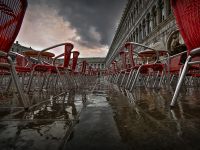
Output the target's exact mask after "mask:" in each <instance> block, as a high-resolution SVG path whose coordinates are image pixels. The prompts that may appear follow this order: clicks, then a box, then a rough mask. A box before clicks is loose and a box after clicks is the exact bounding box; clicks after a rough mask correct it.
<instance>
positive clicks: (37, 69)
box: [27, 43, 74, 92]
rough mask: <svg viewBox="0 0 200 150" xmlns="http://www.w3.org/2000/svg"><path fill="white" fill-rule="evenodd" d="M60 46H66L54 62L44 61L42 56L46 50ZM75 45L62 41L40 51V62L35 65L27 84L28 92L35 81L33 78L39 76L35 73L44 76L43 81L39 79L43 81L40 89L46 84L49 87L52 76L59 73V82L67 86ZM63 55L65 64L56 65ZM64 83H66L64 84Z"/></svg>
mask: <svg viewBox="0 0 200 150" xmlns="http://www.w3.org/2000/svg"><path fill="white" fill-rule="evenodd" d="M59 46H65V50H64V53H63V54H61V55H59V56H57V57H55V59H54V61H53V63H52V64H47V63H44V62H43V61H42V60H41V57H40V56H41V54H42V53H44V52H46V51H48V50H50V49H53V48H56V47H59ZM73 47H74V46H73V44H71V43H61V44H57V45H54V46H51V47H49V48H46V49H44V50H42V51H40V52H39V54H38V61H39V64H36V65H34V66H33V69H32V72H31V76H30V80H29V83H28V86H27V92H30V90H31V86H32V83H33V79H34V78H36V77H37V76H36V75H35V73H39V76H40V77H42V78H43V81H40V80H39V83H41V84H40V85H39V86H40V87H39V91H42V89H43V87H45V85H46V89H47V87H48V86H49V80H50V76H51V75H55V74H56V75H58V78H59V79H60V83H59V84H61V85H62V88H65V87H64V86H67V84H68V81H67V79H68V80H69V72H68V71H69V70H68V67H69V62H70V56H71V51H72V49H73ZM62 56H64V63H63V65H62V66H56V65H55V61H56V59H58V58H60V57H62ZM63 75H66V76H65V77H63V78H62V76H63ZM57 81H58V80H55V84H56V85H58V83H57ZM34 83H35V82H34ZM64 83H65V85H64ZM52 85H54V84H52ZM54 88H55V86H54ZM33 89H35V86H33Z"/></svg>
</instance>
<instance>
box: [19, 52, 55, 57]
mask: <svg viewBox="0 0 200 150" xmlns="http://www.w3.org/2000/svg"><path fill="white" fill-rule="evenodd" d="M39 52H40V51H36V50H28V51H25V52H23V54H24V55H25V56H29V57H37V56H38V54H39ZM54 56H55V54H54V53H51V52H42V53H41V57H47V58H52V57H54Z"/></svg>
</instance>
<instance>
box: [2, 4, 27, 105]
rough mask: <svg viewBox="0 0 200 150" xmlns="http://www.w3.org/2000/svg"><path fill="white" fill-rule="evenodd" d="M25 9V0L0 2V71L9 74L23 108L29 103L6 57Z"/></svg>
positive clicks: (11, 64) (8, 58) (11, 62)
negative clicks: (5, 71)
mask: <svg viewBox="0 0 200 150" xmlns="http://www.w3.org/2000/svg"><path fill="white" fill-rule="evenodd" d="M26 7H27V1H26V0H1V1H0V16H1V17H0V58H1V62H0V69H1V70H8V71H10V72H11V76H12V79H13V81H14V83H15V86H16V88H17V91H18V94H19V95H20V103H21V104H22V105H23V106H24V107H25V108H27V107H28V106H29V101H28V100H27V99H26V98H25V95H24V94H23V92H22V88H21V86H20V84H19V82H18V81H19V79H18V77H17V74H16V70H15V67H14V64H13V61H12V59H11V57H10V56H8V53H9V50H10V48H11V46H12V44H13V43H14V41H15V38H16V36H17V34H18V32H19V30H20V27H21V24H22V21H23V18H24V14H25V11H26ZM3 59H4V61H3Z"/></svg>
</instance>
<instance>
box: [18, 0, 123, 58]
mask: <svg viewBox="0 0 200 150" xmlns="http://www.w3.org/2000/svg"><path fill="white" fill-rule="evenodd" d="M28 2H29V5H28V9H27V12H26V15H25V18H24V22H23V25H22V28H21V30H20V33H19V35H18V37H17V40H18V41H19V43H20V44H22V45H25V46H31V47H32V48H34V49H37V50H40V49H42V48H45V47H48V46H51V45H54V44H57V43H60V42H66V41H67V42H72V43H74V45H75V48H74V50H79V51H80V53H81V56H82V57H102V56H106V53H107V51H108V48H109V46H110V44H111V42H112V39H113V36H114V33H115V30H116V28H117V24H118V23H119V19H120V17H121V15H122V11H123V9H124V7H125V4H126V2H127V0H29V1H28ZM62 51H63V50H61V49H58V50H54V52H56V53H57V54H59V53H61V52H62Z"/></svg>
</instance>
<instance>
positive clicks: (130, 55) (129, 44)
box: [125, 43, 135, 67]
mask: <svg viewBox="0 0 200 150" xmlns="http://www.w3.org/2000/svg"><path fill="white" fill-rule="evenodd" d="M125 48H127V49H128V55H129V60H130V65H131V67H134V66H135V62H134V59H133V51H134V46H133V44H131V43H126V44H125Z"/></svg>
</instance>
